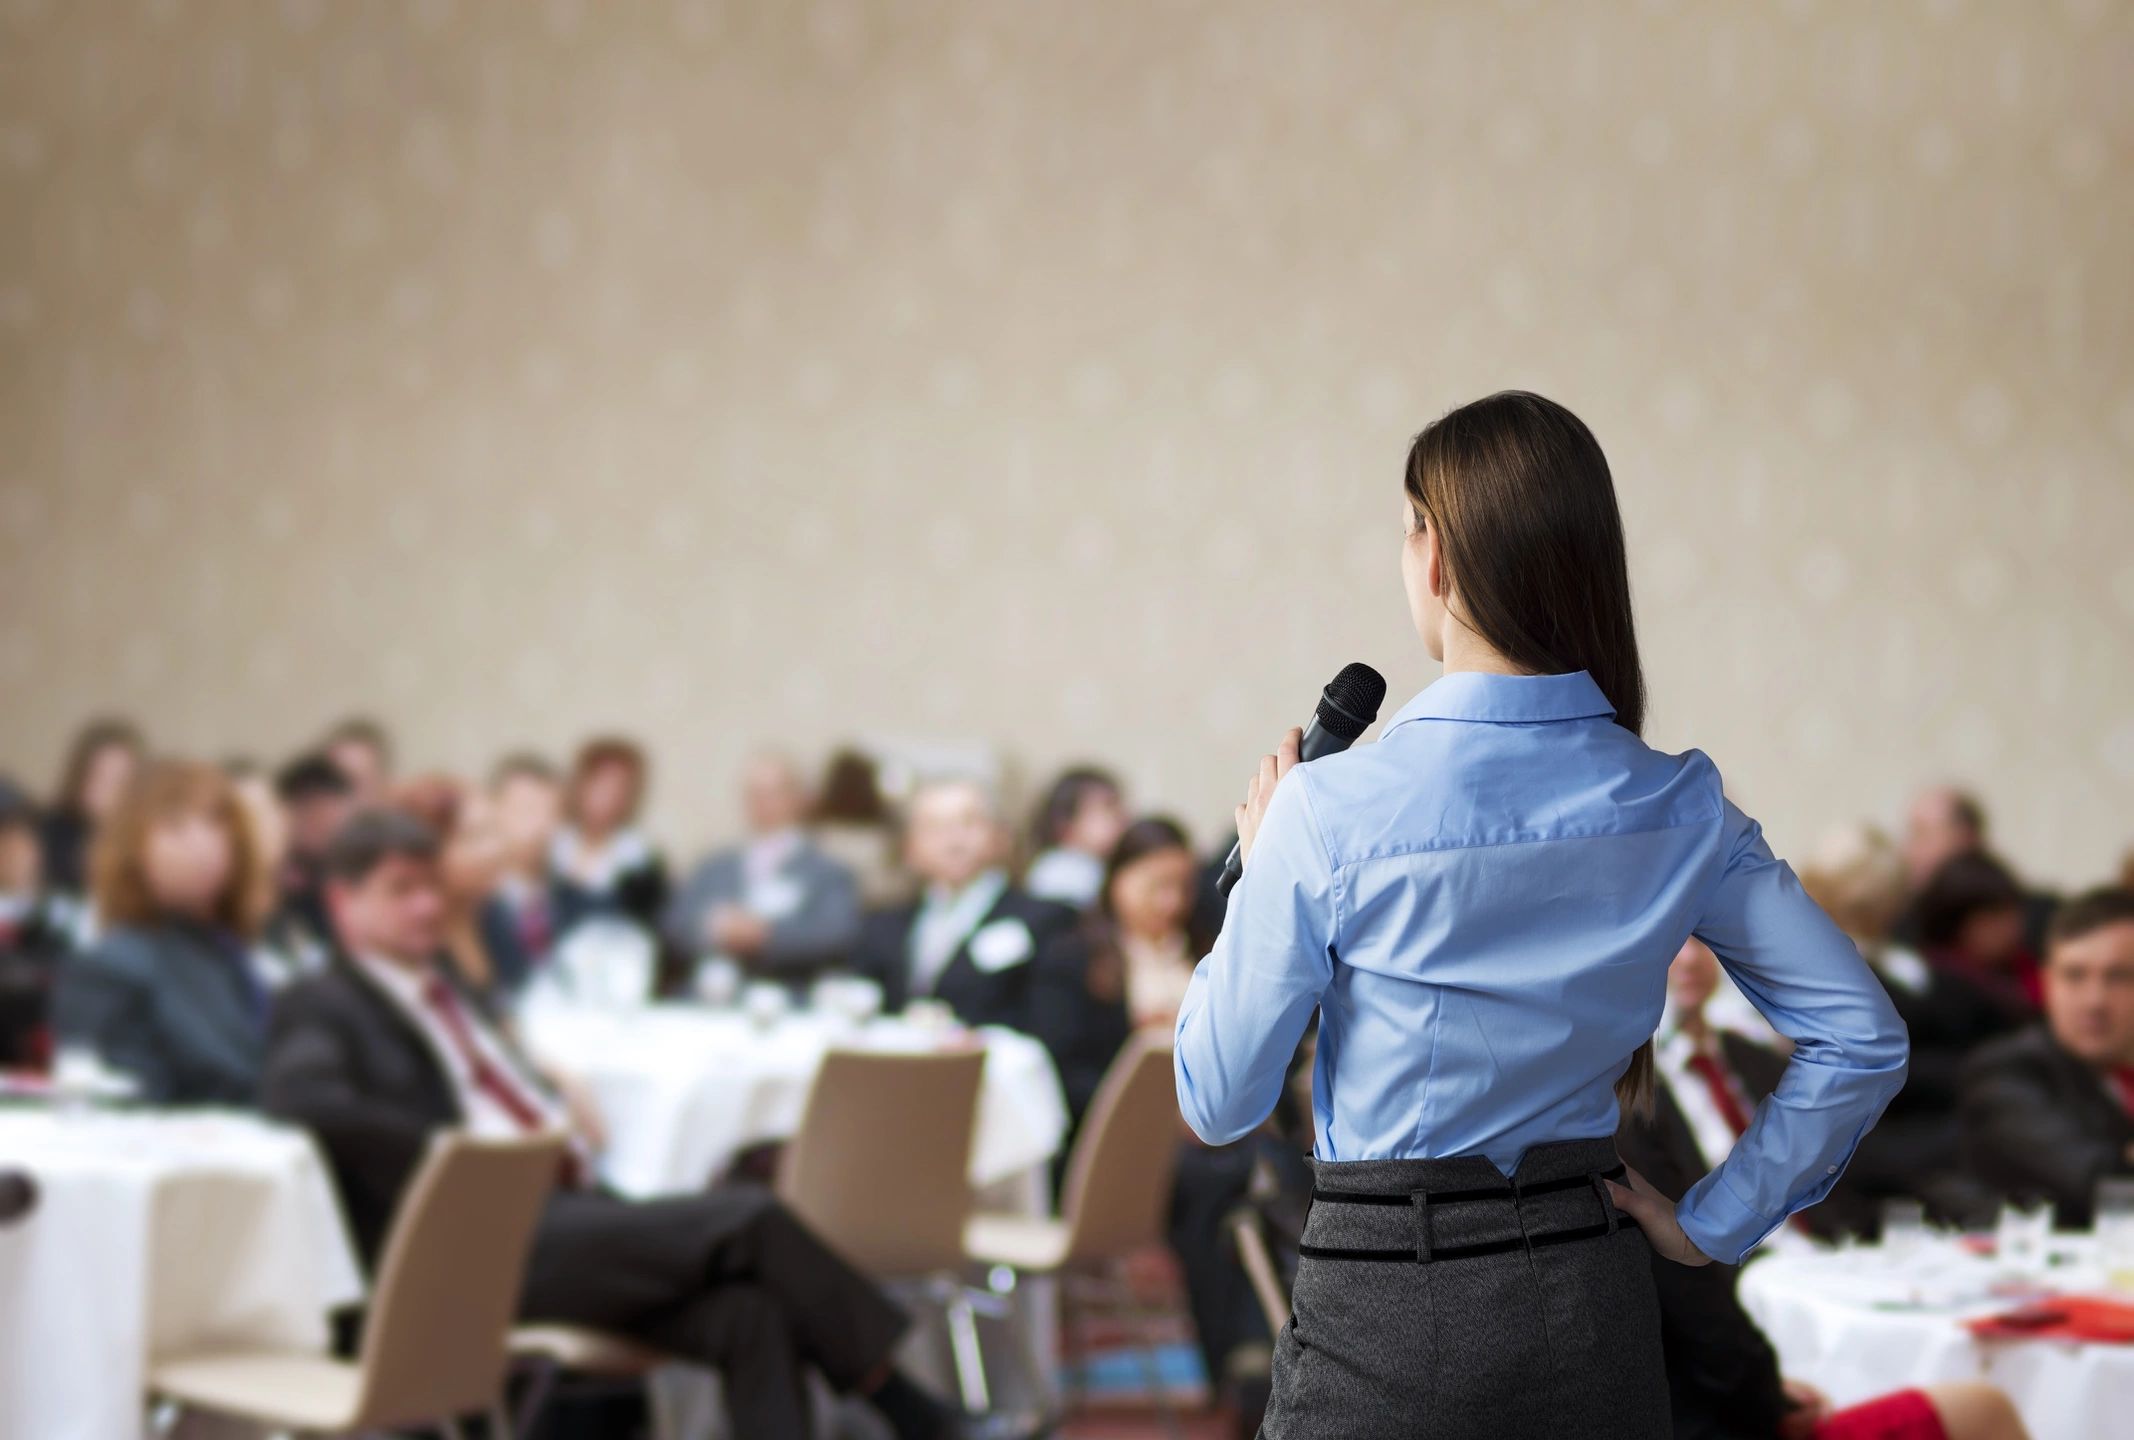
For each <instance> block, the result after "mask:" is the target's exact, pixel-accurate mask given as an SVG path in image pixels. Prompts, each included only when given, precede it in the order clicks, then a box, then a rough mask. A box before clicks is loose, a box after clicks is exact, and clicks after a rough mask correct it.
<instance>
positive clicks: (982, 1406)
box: [947, 1285, 993, 1415]
mask: <svg viewBox="0 0 2134 1440" xmlns="http://www.w3.org/2000/svg"><path fill="white" fill-rule="evenodd" d="M947 1311H948V1314H947V1319H948V1343H949V1350H950V1353H951V1354H952V1355H953V1356H954V1358H955V1362H956V1385H957V1388H958V1389H959V1390H960V1391H961V1392H962V1395H963V1408H964V1409H966V1410H968V1411H970V1412H971V1413H972V1414H974V1415H982V1414H984V1413H985V1412H986V1411H988V1410H991V1409H992V1408H993V1397H992V1395H991V1394H990V1393H989V1392H988V1391H987V1389H986V1378H985V1352H984V1351H983V1350H981V1349H980V1348H979V1345H978V1311H977V1309H976V1308H975V1307H974V1306H973V1305H972V1304H971V1297H970V1296H968V1295H966V1294H964V1293H963V1287H962V1286H961V1285H958V1286H956V1287H955V1288H954V1289H952V1290H951V1291H950V1292H949V1296H948V1304H947Z"/></svg>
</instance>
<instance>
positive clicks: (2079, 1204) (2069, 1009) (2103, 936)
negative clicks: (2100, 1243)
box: [1961, 888, 2134, 1226]
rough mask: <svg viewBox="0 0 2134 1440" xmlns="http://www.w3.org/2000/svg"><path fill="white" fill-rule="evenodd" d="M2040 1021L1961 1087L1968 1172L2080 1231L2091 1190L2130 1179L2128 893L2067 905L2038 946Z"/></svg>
mask: <svg viewBox="0 0 2134 1440" xmlns="http://www.w3.org/2000/svg"><path fill="white" fill-rule="evenodd" d="M2044 984H2045V1019H2044V1020H2043V1021H2042V1022H2039V1023H2037V1024H2033V1025H2031V1026H2028V1027H2026V1028H2025V1029H2023V1030H2020V1031H2018V1032H2016V1033H2015V1034H2013V1035H2010V1036H2007V1037H2005V1038H2003V1039H2000V1040H1996V1041H1995V1042H1993V1043H1992V1044H1991V1045H1988V1046H1986V1047H1985V1048H1983V1049H1981V1050H1980V1051H1979V1052H1978V1054H1977V1055H1976V1056H1974V1057H1973V1058H1972V1061H1971V1063H1970V1065H1969V1066H1967V1067H1966V1068H1965V1071H1964V1076H1963V1086H1962V1104H1961V1111H1962V1118H1963V1149H1964V1160H1965V1163H1966V1164H1968V1165H1969V1166H1970V1167H1971V1169H1972V1171H1973V1173H1975V1174H1976V1175H1977V1176H1978V1178H1979V1179H1980V1180H1982V1181H1984V1182H1985V1183H1986V1184H1987V1185H1989V1186H1991V1187H1992V1188H1993V1189H1995V1190H1996V1191H1998V1192H1999V1193H2000V1194H2002V1195H2005V1196H2008V1197H2011V1198H2013V1199H2017V1200H2021V1201H2025V1202H2035V1201H2051V1202H2052V1206H2053V1209H2054V1211H2055V1212H2056V1213H2057V1216H2058V1220H2059V1223H2060V1224H2061V1225H2066V1226H2082V1225H2087V1224H2088V1223H2089V1221H2090V1209H2091V1206H2092V1204H2093V1203H2094V1201H2095V1191H2096V1188H2097V1182H2098V1181H2099V1180H2100V1179H2103V1178H2104V1177H2105V1176H2107V1175H2126V1174H2134V891H2128V890H2121V889H2116V888H2113V889H2104V890H2093V891H2091V892H2090V893H2089V894H2087V895H2084V896H2081V897H2080V898H2078V899H2075V900H2071V901H2069V902H2068V903H2067V904H2066V905H2064V906H2062V907H2061V908H2060V910H2059V911H2058V912H2057V913H2056V914H2055V915H2054V916H2053V922H2052V926H2051V928H2050V929H2049V930H2048V932H2047V934H2046V960H2045V974H2044Z"/></svg>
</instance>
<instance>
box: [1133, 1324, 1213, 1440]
mask: <svg viewBox="0 0 2134 1440" xmlns="http://www.w3.org/2000/svg"><path fill="white" fill-rule="evenodd" d="M1126 1303H1127V1308H1128V1310H1129V1311H1130V1312H1131V1313H1132V1314H1133V1316H1134V1318H1135V1320H1136V1321H1137V1322H1138V1324H1137V1325H1136V1326H1135V1328H1136V1329H1137V1330H1139V1331H1140V1332H1141V1333H1140V1340H1141V1343H1140V1344H1139V1345H1137V1346H1135V1347H1134V1348H1135V1349H1137V1350H1139V1351H1140V1352H1141V1365H1142V1369H1143V1370H1144V1371H1145V1372H1146V1374H1147V1375H1148V1386H1149V1400H1150V1402H1151V1403H1152V1404H1154V1405H1155V1407H1156V1413H1157V1414H1159V1415H1161V1416H1162V1417H1163V1433H1164V1434H1165V1435H1166V1436H1168V1437H1169V1440H1184V1437H1185V1433H1186V1432H1185V1427H1184V1425H1183V1424H1181V1423H1180V1421H1179V1417H1178V1407H1177V1406H1176V1405H1174V1404H1172V1403H1171V1396H1170V1392H1169V1391H1168V1390H1166V1389H1165V1388H1164V1384H1163V1365H1162V1362H1161V1361H1159V1360H1158V1359H1157V1356H1156V1344H1155V1342H1156V1336H1157V1333H1158V1329H1157V1326H1158V1322H1160V1321H1161V1320H1162V1319H1163V1318H1164V1316H1163V1311H1162V1310H1161V1309H1160V1308H1158V1307H1157V1306H1154V1305H1148V1304H1143V1303H1142V1301H1141V1300H1140V1298H1139V1297H1138V1296H1136V1295H1135V1294H1134V1293H1133V1291H1132V1289H1131V1287H1129V1288H1128V1290H1127V1291H1126ZM1217 1383H1218V1377H1216V1376H1214V1375H1210V1376H1209V1377H1208V1385H1209V1388H1210V1389H1211V1390H1212V1389H1213V1388H1214V1387H1215V1386H1216V1384H1217Z"/></svg>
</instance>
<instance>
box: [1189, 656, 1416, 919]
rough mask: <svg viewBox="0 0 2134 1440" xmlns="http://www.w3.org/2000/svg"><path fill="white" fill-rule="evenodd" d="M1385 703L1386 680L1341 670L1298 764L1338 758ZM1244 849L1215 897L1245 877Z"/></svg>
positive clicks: (1240, 846) (1235, 854)
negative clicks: (1331, 757)
mask: <svg viewBox="0 0 2134 1440" xmlns="http://www.w3.org/2000/svg"><path fill="white" fill-rule="evenodd" d="M1385 699H1386V677H1385V676H1383V675H1381V674H1379V673H1378V672H1377V671H1376V670H1373V669H1372V668H1371V667H1370V666H1368V665H1365V664H1363V663H1362V662H1361V661H1358V662H1356V663H1354V664H1350V665H1344V666H1342V667H1341V673H1340V674H1339V675H1336V676H1335V677H1334V678H1333V679H1332V680H1330V681H1328V682H1327V686H1326V689H1324V690H1322V691H1320V692H1319V708H1318V709H1317V710H1314V711H1313V712H1312V723H1311V724H1309V725H1307V726H1305V727H1304V740H1303V743H1302V744H1300V745H1298V746H1297V761H1298V763H1299V764H1301V763H1303V762H1304V761H1306V760H1316V759H1318V758H1319V757H1320V756H1321V755H1338V754H1340V753H1341V752H1342V751H1343V750H1346V749H1348V748H1349V746H1351V745H1354V744H1355V743H1356V737H1357V736H1358V735H1361V734H1362V733H1363V732H1364V731H1366V730H1368V729H1370V728H1371V722H1372V721H1373V720H1376V719H1377V718H1378V707H1379V706H1380V705H1383V704H1384V703H1385ZM1244 845H1245V842H1244V840H1243V839H1242V838H1241V839H1240V840H1239V841H1238V843H1237V844H1235V845H1232V846H1231V847H1230V858H1229V859H1228V860H1225V861H1224V862H1223V873H1222V877H1221V878H1220V879H1218V880H1217V881H1216V882H1215V893H1216V894H1218V895H1228V894H1229V893H1230V887H1231V886H1233V885H1235V884H1237V881H1238V877H1239V876H1240V875H1243V874H1244V873H1245V856H1244V854H1243V851H1244Z"/></svg>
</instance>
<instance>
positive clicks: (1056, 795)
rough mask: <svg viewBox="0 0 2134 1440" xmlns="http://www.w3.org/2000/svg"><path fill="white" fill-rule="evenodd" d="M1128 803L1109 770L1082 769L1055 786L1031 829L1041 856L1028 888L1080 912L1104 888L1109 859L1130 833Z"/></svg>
mask: <svg viewBox="0 0 2134 1440" xmlns="http://www.w3.org/2000/svg"><path fill="white" fill-rule="evenodd" d="M1126 823H1127V813H1126V801H1125V798H1124V796H1123V794H1122V792H1121V791H1120V788H1119V782H1118V780H1117V779H1115V778H1114V777H1113V776H1112V775H1111V774H1110V773H1109V772H1108V771H1104V770H1099V769H1096V768H1095V767H1093V766H1086V765H1085V766H1077V767H1076V768H1074V769H1072V770H1069V771H1067V772H1065V773H1064V774H1062V775H1061V776H1060V777H1059V779H1057V780H1055V781H1053V782H1052V786H1051V788H1050V789H1048V790H1047V791H1046V792H1045V798H1044V800H1043V801H1042V802H1041V803H1040V804H1039V805H1038V807H1037V818H1036V819H1035V821H1033V822H1032V824H1031V827H1030V832H1031V833H1030V838H1031V842H1032V849H1033V851H1034V854H1035V858H1033V859H1032V860H1031V862H1030V868H1029V870H1028V871H1027V872H1026V873H1025V874H1024V876H1023V888H1024V889H1025V890H1027V891H1029V892H1030V893H1031V894H1032V895H1035V896H1036V897H1037V898H1038V899H1040V900H1052V901H1056V902H1058V903H1059V904H1062V905H1071V906H1073V907H1074V908H1075V909H1077V910H1080V909H1084V908H1085V907H1087V906H1089V905H1090V904H1092V903H1094V902H1095V900H1096V898H1097V892H1098V890H1099V889H1101V888H1102V886H1103V884H1104V861H1105V858H1106V857H1107V856H1109V855H1110V854H1111V852H1112V847H1113V846H1114V845H1116V844H1118V843H1119V834H1120V832H1121V831H1123V830H1125V829H1126Z"/></svg>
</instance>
